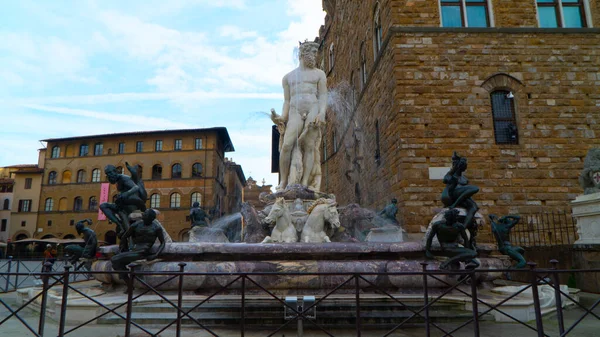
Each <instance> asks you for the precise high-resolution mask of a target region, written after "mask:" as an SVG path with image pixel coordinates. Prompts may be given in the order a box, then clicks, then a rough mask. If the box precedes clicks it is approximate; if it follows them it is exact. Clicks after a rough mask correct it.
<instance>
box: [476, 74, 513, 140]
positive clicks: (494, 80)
mask: <svg viewBox="0 0 600 337" xmlns="http://www.w3.org/2000/svg"><path fill="white" fill-rule="evenodd" d="M481 87H482V88H483V89H485V90H486V91H487V93H488V95H489V97H490V113H491V117H492V128H493V130H494V143H495V144H496V145H500V146H507V145H508V146H514V145H519V140H520V137H519V129H520V128H519V125H520V123H519V111H518V110H519V109H518V102H519V96H520V95H521V94H520V92H521V91H522V90H521V89H522V87H523V83H522V82H521V81H520V80H518V79H517V78H515V77H513V76H511V75H509V74H506V73H496V74H493V75H492V76H490V77H488V78H487V79H486V80H485V81H483V83H482V85H481ZM498 91H504V92H506V93H512V96H513V97H512V98H511V100H512V102H511V109H512V121H513V125H514V126H515V127H516V132H517V135H516V142H500V143H498V141H497V137H496V123H495V122H496V119H495V118H494V113H493V110H492V109H493V106H492V94H494V93H495V92H498Z"/></svg>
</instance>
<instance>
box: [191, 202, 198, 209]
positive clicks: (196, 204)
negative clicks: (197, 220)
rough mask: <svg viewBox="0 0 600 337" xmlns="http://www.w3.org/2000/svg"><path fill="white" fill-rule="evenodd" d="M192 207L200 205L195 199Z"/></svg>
mask: <svg viewBox="0 0 600 337" xmlns="http://www.w3.org/2000/svg"><path fill="white" fill-rule="evenodd" d="M192 207H193V208H196V207H200V203H199V202H197V201H195V202H194V203H193V204H192Z"/></svg>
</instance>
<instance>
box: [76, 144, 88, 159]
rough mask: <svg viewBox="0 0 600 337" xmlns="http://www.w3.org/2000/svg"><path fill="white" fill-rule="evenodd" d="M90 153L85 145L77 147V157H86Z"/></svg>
mask: <svg viewBox="0 0 600 337" xmlns="http://www.w3.org/2000/svg"><path fill="white" fill-rule="evenodd" d="M89 153H90V146H89V145H87V144H81V145H79V156H80V157H86V156H87V155H88V154H89Z"/></svg>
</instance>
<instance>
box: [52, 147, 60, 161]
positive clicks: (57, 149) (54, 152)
mask: <svg viewBox="0 0 600 337" xmlns="http://www.w3.org/2000/svg"><path fill="white" fill-rule="evenodd" d="M59 157H60V147H59V146H54V147H53V148H52V158H59Z"/></svg>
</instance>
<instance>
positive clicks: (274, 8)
mask: <svg viewBox="0 0 600 337" xmlns="http://www.w3.org/2000/svg"><path fill="white" fill-rule="evenodd" d="M321 2H322V0H169V1H164V0H144V1H142V0H129V1H122V0H98V1H94V0H70V1H66V0H56V1H29V0H19V1H6V2H3V4H2V6H3V8H2V12H1V13H0V117H2V118H1V119H0V121H1V124H0V125H1V126H2V127H1V128H0V166H8V165H15V164H33V163H37V150H38V149H39V148H41V147H44V146H45V144H43V143H40V141H39V140H40V139H47V138H62V137H72V136H80V135H93V134H104V133H114V132H131V131H149V130H166V129H182V128H208V127H217V126H223V127H226V128H227V129H228V131H229V135H230V137H231V139H232V141H233V145H234V147H235V152H231V153H227V154H226V156H227V157H229V158H231V159H233V160H234V161H235V162H237V163H238V164H241V165H242V168H243V169H244V173H245V175H246V177H249V176H252V177H253V178H254V179H255V180H257V181H259V182H260V181H262V179H265V180H266V182H267V184H272V185H277V175H276V174H272V173H270V168H271V153H270V149H271V145H270V144H271V125H272V123H271V121H270V119H269V118H268V115H267V112H269V110H270V109H271V108H275V110H276V111H277V112H279V113H281V107H282V105H283V92H282V89H281V78H282V77H283V76H284V75H285V74H286V73H287V72H289V71H291V70H292V69H293V68H295V67H296V66H297V64H298V61H297V56H295V55H297V46H298V41H304V40H305V39H309V40H313V39H314V38H315V37H316V36H318V31H319V27H320V26H321V25H322V24H323V20H324V17H325V13H324V12H323V11H322V7H321Z"/></svg>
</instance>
